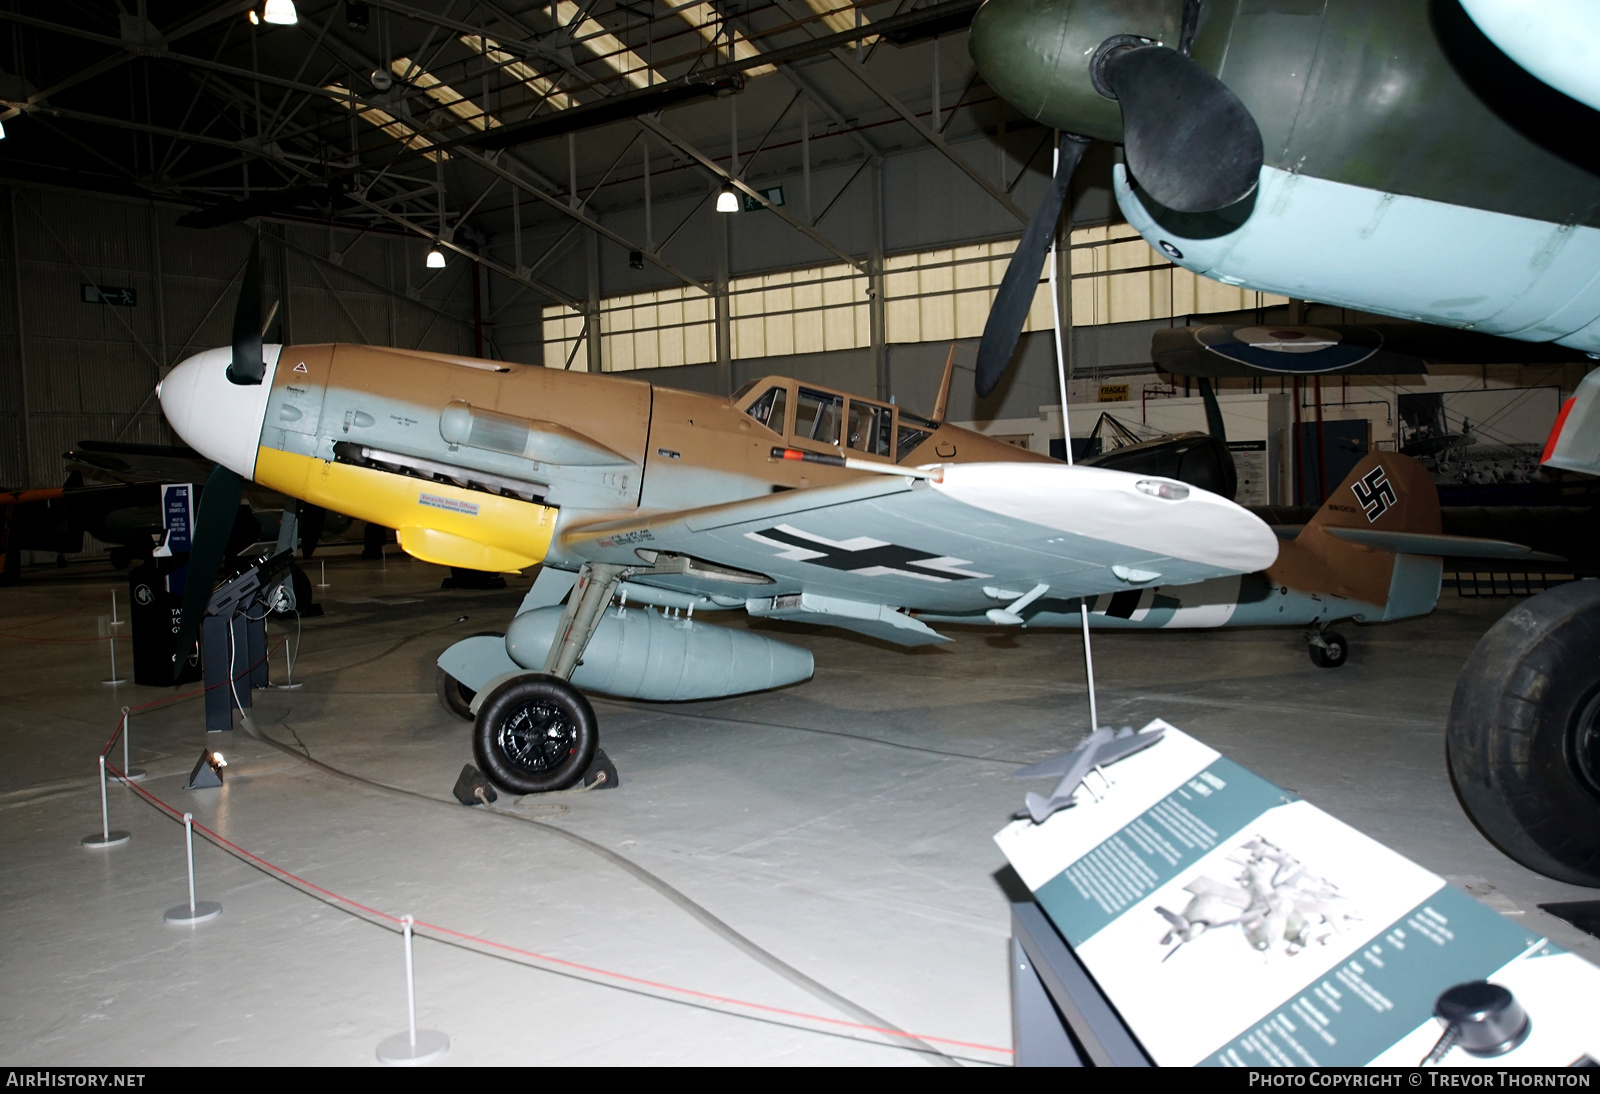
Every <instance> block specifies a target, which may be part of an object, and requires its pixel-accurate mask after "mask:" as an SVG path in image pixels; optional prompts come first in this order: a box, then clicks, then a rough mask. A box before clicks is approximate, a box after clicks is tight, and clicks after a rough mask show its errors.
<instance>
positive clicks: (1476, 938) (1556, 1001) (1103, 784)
mask: <svg viewBox="0 0 1600 1094" xmlns="http://www.w3.org/2000/svg"><path fill="white" fill-rule="evenodd" d="M1155 729H1164V730H1165V736H1164V738H1163V739H1162V740H1161V741H1159V742H1157V743H1156V744H1155V745H1154V746H1152V747H1150V748H1147V749H1145V750H1143V751H1141V752H1138V753H1136V754H1134V755H1132V756H1130V757H1128V758H1127V759H1125V760H1122V761H1120V762H1118V763H1116V764H1115V765H1114V766H1112V767H1110V768H1108V769H1106V770H1105V778H1103V779H1102V778H1101V776H1100V774H1099V773H1091V774H1090V776H1089V777H1088V780H1087V781H1086V783H1085V785H1083V786H1080V787H1079V788H1078V790H1077V795H1076V798H1075V804H1074V805H1073V806H1072V807H1070V808H1067V809H1063V810H1061V811H1060V812H1058V813H1056V814H1054V815H1053V816H1051V817H1050V818H1049V819H1048V820H1046V821H1045V822H1044V823H1043V824H1034V823H1033V822H1032V821H1031V820H1018V821H1015V822H1013V823H1012V824H1010V825H1008V826H1007V827H1006V828H1004V829H1002V830H1001V831H1000V832H999V833H998V834H997V835H996V836H995V842H996V843H998V844H999V846H1000V848H1001V850H1002V851H1003V852H1004V853H1005V855H1006V857H1007V858H1008V859H1009V860H1010V862H1011V864H1012V866H1013V867H1014V868H1015V869H1016V871H1017V873H1018V875H1019V876H1020V877H1021V878H1022V880H1023V882H1024V883H1025V884H1026V885H1027V886H1028V888H1029V890H1031V891H1032V893H1033V895H1034V899H1035V900H1036V901H1037V902H1038V904H1039V906H1040V907H1041V908H1042V909H1043V910H1044V912H1045V914H1046V915H1048V916H1049V917H1050V920H1051V921H1052V923H1053V924H1054V925H1055V927H1056V929H1057V930H1058V931H1059V932H1060V934H1061V935H1062V937H1063V938H1065V939H1066V941H1067V943H1068V944H1069V945H1070V946H1071V947H1072V948H1073V951H1074V952H1075V953H1076V954H1077V956H1078V958H1079V960H1080V961H1082V962H1083V964H1084V966H1085V967H1086V968H1087V969H1088V971H1089V973H1090V974H1091V975H1092V976H1093V977H1094V978H1095V980H1096V981H1097V982H1098V984H1099V986H1100V988H1101V990H1102V991H1103V992H1104V993H1105V995H1106V997H1107V998H1108V999H1109V1000H1110V1001H1111V1003H1112V1004H1113V1005H1114V1006H1115V1007H1116V1008H1117V1010H1118V1011H1119V1013H1120V1014H1121V1016H1122V1018H1123V1020H1124V1021H1125V1022H1126V1023H1127V1025H1128V1026H1129V1028H1130V1029H1131V1030H1132V1032H1133V1034H1134V1035H1135V1036H1136V1037H1137V1038H1138V1039H1139V1041H1140V1042H1141V1044H1143V1046H1144V1048H1145V1050H1146V1051H1147V1052H1148V1053H1149V1054H1150V1056H1151V1058H1152V1059H1154V1060H1155V1062H1156V1063H1158V1064H1163V1065H1179V1066H1188V1065H1215V1066H1255V1067H1267V1066H1285V1067H1287V1066H1356V1065H1362V1064H1380V1065H1389V1066H1392V1065H1402V1066H1411V1065H1416V1064H1417V1063H1419V1062H1421V1061H1422V1059H1423V1058H1424V1057H1425V1056H1427V1055H1428V1053H1429V1051H1430V1050H1431V1049H1432V1048H1433V1047H1434V1045H1435V1043H1436V1042H1438V1040H1439V1037H1440V1034H1441V1033H1442V1032H1443V1028H1442V1027H1441V1025H1440V1024H1439V1023H1438V1021H1437V1020H1435V1019H1434V1018H1433V1005H1434V1000H1435V999H1436V998H1437V997H1438V996H1439V994H1440V993H1441V992H1442V991H1444V990H1445V989H1446V988H1448V987H1450V986H1451V985H1453V984H1459V983H1462V982H1465V981H1472V980H1490V981H1492V982H1494V983H1496V984H1500V985H1502V986H1503V987H1505V988H1507V989H1509V990H1510V991H1511V992H1512V993H1513V994H1514V995H1515V996H1516V998H1517V1000H1518V1001H1519V1002H1520V1003H1521V1004H1522V1006H1523V1007H1524V1008H1526V1010H1527V1012H1528V1014H1529V1016H1530V1018H1531V1029H1530V1032H1529V1034H1528V1036H1527V1039H1526V1040H1525V1041H1524V1042H1523V1043H1522V1044H1521V1045H1520V1046H1519V1047H1517V1048H1515V1049H1513V1050H1512V1051H1510V1052H1508V1053H1505V1054H1503V1055H1500V1056H1497V1057H1492V1058H1479V1057H1474V1056H1470V1055H1468V1054H1467V1053H1466V1052H1464V1051H1463V1050H1461V1049H1459V1048H1457V1049H1453V1050H1451V1051H1450V1052H1449V1054H1448V1055H1447V1056H1446V1057H1445V1058H1444V1059H1443V1060H1442V1061H1441V1062H1443V1063H1445V1064H1447V1065H1450V1066H1471V1065H1474V1064H1482V1065H1486V1066H1517V1065H1519V1064H1523V1065H1539V1066H1550V1065H1555V1066H1564V1065H1568V1064H1572V1063H1574V1062H1576V1061H1577V1060H1579V1059H1581V1058H1583V1057H1584V1056H1585V1055H1589V1056H1592V1057H1595V1058H1600V969H1596V968H1595V967H1594V966H1593V965H1590V964H1589V963H1588V962H1586V961H1584V960H1583V959H1581V958H1579V957H1577V956H1576V955H1574V954H1570V953H1567V952H1565V951H1563V950H1561V949H1560V948H1558V947H1556V946H1553V945H1551V944H1550V943H1549V942H1548V941H1546V940H1545V939H1543V938H1540V937H1538V936H1537V935H1536V934H1533V933H1530V932H1529V931H1528V930H1526V929H1525V927H1524V926H1523V924H1522V923H1520V922H1519V921H1518V920H1516V919H1514V918H1508V917H1506V916H1503V915H1501V914H1499V913H1498V912H1495V911H1493V910H1492V909H1490V908H1488V907H1487V906H1485V905H1483V904H1480V903H1479V902H1478V901H1476V900H1474V899H1473V898H1472V897H1470V896H1468V895H1467V894H1465V893H1463V892H1461V891H1460V890H1457V889H1455V888H1452V887H1451V886H1449V885H1447V884H1446V883H1445V880H1444V879H1443V878H1442V877H1439V876H1438V875H1436V874H1432V873H1430V872H1428V871H1427V870H1424V869H1422V868H1421V867H1420V866H1418V865H1417V864H1415V863H1413V862H1411V861H1410V860H1408V859H1406V858H1405V857H1403V856H1401V855H1399V854H1397V853H1396V852H1394V851H1392V850H1390V849H1389V848H1387V847H1385V846H1384V845H1383V844H1381V843H1378V842H1377V841H1376V840H1373V839H1370V838H1369V837H1367V836H1365V835H1362V834H1361V833H1360V832H1358V831H1356V830H1355V829H1354V828H1351V827H1350V826H1349V825H1347V824H1344V823H1343V822H1341V821H1339V820H1336V819H1335V818H1333V817H1331V816H1329V815H1328V814H1327V813H1324V812H1323V811H1322V810H1320V809H1317V808H1316V807H1315V806H1313V805H1310V804H1309V803H1307V802H1304V801H1301V800H1299V799H1298V798H1297V797H1296V796H1295V795H1293V794H1291V793H1289V792H1288V791H1285V790H1283V789H1281V788H1279V787H1277V786H1274V785H1273V784H1271V783H1269V782H1267V781H1266V780H1265V779H1263V778H1261V777H1260V776H1259V775H1256V774H1254V773H1253V772H1251V771H1249V770H1247V769H1245V768H1243V767H1241V766H1240V765H1238V764H1236V763H1234V762H1233V761H1231V760H1229V759H1227V758H1226V757H1225V756H1223V755H1221V754H1220V753H1218V752H1217V751H1216V750H1214V749H1212V748H1209V747H1207V746H1206V745H1204V744H1202V743H1201V742H1199V741H1197V740H1195V739H1194V738H1193V737H1190V736H1189V735H1187V734H1185V733H1183V732H1182V731H1180V730H1178V729H1176V728H1174V727H1172V726H1170V725H1168V724H1167V723H1165V722H1162V721H1160V720H1157V721H1154V722H1152V723H1150V725H1148V726H1146V727H1144V729H1143V730H1141V732H1151V731H1153V730H1155Z"/></svg>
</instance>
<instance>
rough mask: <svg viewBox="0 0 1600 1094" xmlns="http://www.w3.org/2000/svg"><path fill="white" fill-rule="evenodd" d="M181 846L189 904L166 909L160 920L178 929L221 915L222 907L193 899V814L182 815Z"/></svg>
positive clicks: (210, 902) (208, 901)
mask: <svg viewBox="0 0 1600 1094" xmlns="http://www.w3.org/2000/svg"><path fill="white" fill-rule="evenodd" d="M183 845H184V850H185V852H186V853H187V855H188V858H189V903H188V904H180V905H178V906H177V907H176V908H168V909H167V912H166V914H165V915H163V916H162V917H161V918H162V919H164V920H166V921H167V922H168V923H172V924H174V925H176V926H179V927H191V926H193V925H194V924H196V923H204V922H206V921H207V920H211V919H215V918H217V916H219V915H221V914H222V905H220V904H218V903H217V902H216V901H214V900H201V901H196V900H195V898H194V814H193V813H185V814H184V815H183Z"/></svg>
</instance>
